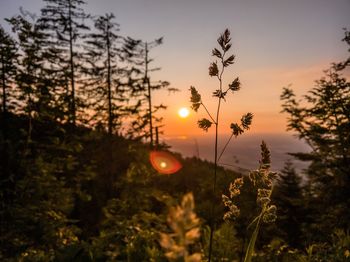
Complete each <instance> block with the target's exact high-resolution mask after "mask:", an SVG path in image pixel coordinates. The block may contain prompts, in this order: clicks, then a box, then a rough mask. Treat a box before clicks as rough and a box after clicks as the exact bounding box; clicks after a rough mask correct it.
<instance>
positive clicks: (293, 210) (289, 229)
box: [272, 160, 305, 247]
mask: <svg viewBox="0 0 350 262" xmlns="http://www.w3.org/2000/svg"><path fill="white" fill-rule="evenodd" d="M272 199H273V201H274V202H275V203H276V205H277V206H278V212H277V213H278V218H277V220H276V224H277V227H278V229H279V230H281V231H282V232H283V233H282V237H283V238H284V239H285V240H286V243H288V244H289V245H290V246H292V247H300V246H301V237H302V232H301V228H302V223H303V220H305V217H304V208H303V202H304V201H303V200H304V198H303V192H302V187H301V177H300V176H299V175H298V174H297V173H296V171H295V168H294V166H293V163H292V162H291V161H290V160H289V161H287V162H286V163H285V166H284V168H283V169H282V170H281V173H280V174H279V176H278V178H277V183H276V185H275V186H274V191H273V194H272Z"/></svg>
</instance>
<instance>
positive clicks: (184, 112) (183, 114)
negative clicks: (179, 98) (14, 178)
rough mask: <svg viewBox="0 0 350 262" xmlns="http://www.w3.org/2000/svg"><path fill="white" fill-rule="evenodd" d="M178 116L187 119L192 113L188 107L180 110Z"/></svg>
mask: <svg viewBox="0 0 350 262" xmlns="http://www.w3.org/2000/svg"><path fill="white" fill-rule="evenodd" d="M178 114H179V116H180V117H181V118H186V117H188V115H189V114H190V111H189V110H188V109H187V108H186V107H182V108H180V109H179V111H178Z"/></svg>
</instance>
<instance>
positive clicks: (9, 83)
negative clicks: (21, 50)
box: [0, 26, 17, 139]
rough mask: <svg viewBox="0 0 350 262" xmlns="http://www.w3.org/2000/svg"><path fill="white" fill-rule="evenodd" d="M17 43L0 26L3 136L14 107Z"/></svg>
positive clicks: (5, 135) (5, 134)
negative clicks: (9, 114)
mask: <svg viewBox="0 0 350 262" xmlns="http://www.w3.org/2000/svg"><path fill="white" fill-rule="evenodd" d="M16 60H17V45H16V42H15V40H13V39H12V38H11V36H10V35H9V34H8V33H6V32H5V30H4V29H3V28H2V27H1V26H0V65H1V70H0V77H1V89H2V90H1V91H2V96H1V98H2V106H1V111H2V113H3V128H2V132H3V136H4V138H5V139H6V137H7V130H6V128H7V114H8V112H9V111H11V110H13V109H14V104H13V102H14V101H13V100H12V98H13V96H14V93H15V92H14V88H13V82H14V77H15V74H16Z"/></svg>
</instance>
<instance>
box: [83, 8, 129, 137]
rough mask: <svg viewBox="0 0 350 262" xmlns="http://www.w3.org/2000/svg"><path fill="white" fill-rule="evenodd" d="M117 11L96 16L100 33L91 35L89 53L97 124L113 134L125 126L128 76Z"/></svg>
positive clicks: (91, 86) (89, 78)
mask: <svg viewBox="0 0 350 262" xmlns="http://www.w3.org/2000/svg"><path fill="white" fill-rule="evenodd" d="M114 18H115V16H114V15H113V14H106V15H104V16H99V17H98V18H96V19H95V29H96V31H97V32H95V33H91V34H89V38H88V40H87V41H86V44H87V49H88V52H87V53H86V56H87V61H88V63H89V68H88V69H87V70H86V73H87V80H86V85H87V86H89V87H90V90H89V93H90V94H89V97H90V99H89V100H90V103H91V104H93V108H94V116H93V122H94V125H98V126H100V125H102V126H103V127H104V128H106V129H107V130H108V133H109V134H110V135H111V134H113V133H114V132H116V131H117V130H116V128H117V127H120V125H121V117H122V115H123V114H124V113H123V102H124V101H125V100H126V99H127V98H126V97H125V91H126V88H125V85H123V84H122V82H121V78H122V77H124V75H125V70H124V68H123V67H122V59H123V57H122V52H121V48H120V47H119V46H120V44H121V40H122V37H121V36H119V35H118V34H117V32H118V31H119V25H118V24H117V23H116V22H114V21H113V20H114Z"/></svg>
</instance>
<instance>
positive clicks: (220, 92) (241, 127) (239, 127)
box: [190, 29, 253, 261]
mask: <svg viewBox="0 0 350 262" xmlns="http://www.w3.org/2000/svg"><path fill="white" fill-rule="evenodd" d="M217 42H218V44H219V46H220V47H219V49H220V50H219V49H217V48H214V49H213V50H212V55H213V56H214V57H216V58H217V59H218V61H214V62H212V63H211V64H210V66H209V75H210V76H211V77H216V78H217V79H218V82H219V87H218V89H216V90H215V91H214V92H213V96H214V97H216V98H217V100H218V104H217V109H216V114H215V118H214V117H213V116H212V114H210V112H209V110H208V109H207V107H206V106H205V104H204V103H203V101H202V97H201V95H200V94H199V92H198V91H197V89H196V88H195V87H193V86H191V87H190V91H191V103H192V109H193V110H194V111H196V112H197V111H198V109H199V108H200V107H201V106H202V107H203V108H204V110H205V111H206V113H207V114H208V117H209V119H207V118H203V119H201V120H199V121H198V126H199V128H201V129H203V130H204V131H208V130H209V128H210V127H211V126H212V125H214V126H215V149H214V166H215V167H214V182H213V198H214V197H215V195H216V180H217V166H218V162H219V160H220V158H221V156H222V155H223V153H224V152H225V150H226V148H227V146H228V144H229V143H230V141H231V139H232V138H233V136H235V137H237V136H238V135H240V134H242V133H243V132H244V131H245V130H248V129H249V127H250V125H251V123H252V119H253V114H252V113H247V114H245V115H243V116H242V118H241V122H240V123H232V124H231V126H230V128H231V129H232V133H231V136H230V137H229V139H228V141H227V142H226V144H225V146H224V147H223V149H222V151H221V153H220V154H218V135H219V116H220V108H221V103H222V100H224V101H226V96H227V94H228V92H229V91H231V92H232V93H234V92H237V91H238V90H239V89H240V87H241V84H240V81H239V78H238V77H237V78H235V79H234V80H233V81H232V82H231V84H229V85H228V86H227V87H226V88H225V87H224V86H223V74H224V71H225V69H226V68H227V67H229V66H230V65H232V64H233V63H234V60H235V56H234V55H228V51H229V50H230V48H231V45H232V44H231V38H230V31H229V30H228V29H226V30H225V31H224V33H223V34H221V35H220V37H219V38H218V39H217ZM214 209H215V203H214V201H212V210H211V221H210V241H209V254H208V257H209V261H210V260H211V255H212V245H213V232H214Z"/></svg>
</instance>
